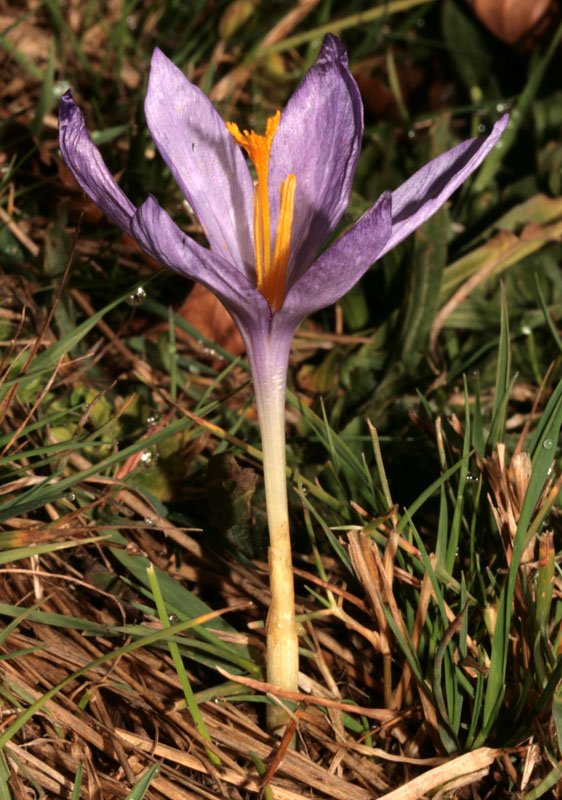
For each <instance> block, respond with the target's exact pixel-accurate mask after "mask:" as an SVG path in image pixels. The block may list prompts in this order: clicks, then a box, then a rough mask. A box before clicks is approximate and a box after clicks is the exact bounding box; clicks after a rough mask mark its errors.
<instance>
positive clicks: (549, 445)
mask: <svg viewBox="0 0 562 800" xmlns="http://www.w3.org/2000/svg"><path fill="white" fill-rule="evenodd" d="M542 446H543V447H544V449H545V450H552V448H553V447H554V439H545V440H544V442H543V443H542Z"/></svg>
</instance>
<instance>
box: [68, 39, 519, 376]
mask: <svg viewBox="0 0 562 800" xmlns="http://www.w3.org/2000/svg"><path fill="white" fill-rule="evenodd" d="M146 117H147V121H148V126H149V128H150V132H151V133H152V136H153V138H154V141H155V142H156V145H157V147H158V150H159V151H160V153H161V155H162V157H163V158H164V160H165V162H166V164H167V166H168V168H169V169H170V171H171V173H172V174H173V176H174V178H175V180H176V181H177V183H178V185H179V187H180V189H181V190H182V192H183V194H184V196H185V198H186V199H187V201H188V202H189V204H190V205H191V207H192V209H193V211H194V213H195V216H196V217H197V219H198V220H199V222H200V223H201V225H202V227H203V229H204V231H205V234H206V236H207V239H208V242H209V246H210V249H206V248H204V247H202V246H201V245H199V244H198V243H197V242H195V241H194V240H193V239H191V238H190V237H189V236H187V234H185V233H184V232H183V231H182V230H181V229H180V228H179V227H178V226H177V225H176V223H175V222H173V221H172V219H171V218H170V217H169V216H168V214H167V213H166V212H165V211H164V210H163V209H162V208H161V207H160V206H159V204H158V203H157V202H156V200H155V199H154V198H153V197H149V198H148V199H147V200H146V201H145V202H144V203H143V204H142V205H141V206H140V208H138V209H137V208H135V207H134V206H133V204H132V203H131V202H130V200H129V199H128V198H127V197H126V196H125V194H124V193H123V192H122V191H121V190H120V189H119V187H118V186H117V184H116V182H115V181H114V179H113V177H112V176H111V174H110V172H109V171H108V169H107V168H106V166H105V164H104V162H103V160H102V158H101V156H100V154H99V152H98V151H97V149H96V148H95V146H94V144H93V143H92V141H91V139H90V137H89V135H88V132H87V130H86V127H85V123H84V118H83V116H82V113H81V111H80V110H79V109H78V108H77V106H76V105H75V103H74V101H73V99H72V97H71V95H70V93H68V92H67V93H66V94H65V95H64V96H63V98H62V100H61V105H60V145H61V152H62V155H63V158H64V160H65V161H66V163H67V164H68V166H69V167H70V169H71V170H72V172H73V173H74V175H75V177H76V179H77V181H78V183H79V184H80V185H81V187H82V188H83V189H84V191H85V192H86V194H87V195H88V196H89V197H90V198H91V199H92V200H93V201H94V202H95V203H96V204H97V205H98V206H99V207H100V208H101V209H102V210H103V211H104V212H105V213H106V214H107V216H108V217H109V218H110V219H111V220H112V221H113V222H115V223H116V224H117V225H119V227H120V228H122V229H123V230H124V231H126V232H127V233H128V234H129V235H131V236H132V237H133V238H134V239H136V240H137V242H138V243H139V244H140V246H141V247H142V248H143V249H144V250H145V251H146V252H147V253H149V254H150V255H151V256H153V257H154V258H155V259H156V260H157V261H159V262H160V263H162V264H165V265H167V266H168V267H171V268H172V269H174V270H176V271H177V272H179V273H180V274H182V275H185V276H186V277H188V278H191V279H193V280H197V281H200V282H201V283H203V284H204V285H205V286H207V287H208V288H209V289H210V290H211V291H212V292H214V293H215V294H216V295H217V296H218V297H219V298H220V300H221V301H222V302H223V303H224V305H225V306H226V308H227V309H228V310H229V311H230V313H231V314H232V316H233V317H234V319H235V321H236V322H237V324H238V326H239V328H240V331H241V333H242V336H243V337H244V340H245V344H246V346H247V349H248V356H249V358H250V360H251V361H252V362H253V363H252V367H253V368H254V375H255V377H256V378H258V376H259V373H260V371H261V369H262V368H263V366H264V365H263V364H262V363H261V361H262V357H263V355H262V352H261V351H262V349H263V347H264V345H265V343H266V342H267V341H269V343H270V345H271V344H272V343H273V342H275V343H276V344H275V349H276V350H277V351H278V353H277V359H278V362H277V363H278V365H279V366H280V367H281V363H280V362H281V361H282V362H284V366H283V367H282V369H281V372H282V374H284V369H285V363H286V358H287V357H288V350H289V346H290V342H291V338H292V335H293V333H294V331H295V329H296V327H297V325H298V324H299V323H300V322H301V321H302V320H303V319H304V318H305V317H307V316H308V315H310V314H312V313H313V312H315V311H317V310H318V309H320V308H323V307H325V306H328V305H330V304H332V303H334V302H335V301H337V300H338V299H339V298H340V297H342V295H344V294H345V293H346V292H347V291H348V290H349V289H350V288H351V287H352V286H353V285H354V284H355V283H356V282H357V281H358V280H359V278H361V276H362V275H363V274H364V272H365V271H366V270H367V269H368V268H369V266H370V265H371V264H373V263H374V262H375V261H376V260H377V259H378V258H380V257H381V256H382V255H383V254H384V253H386V252H387V251H388V250H390V249H391V248H392V247H394V246H395V245H397V244H398V243H399V242H400V241H402V239H404V238H405V237H406V236H408V234H409V233H411V232H412V231H413V230H415V229H416V228H417V227H418V226H419V225H421V224H422V223H423V222H425V220H427V219H428V218H429V217H430V216H431V215H432V214H433V213H434V212H435V211H436V210H437V209H438V208H439V207H440V206H441V205H442V204H443V203H444V202H445V201H446V200H447V198H448V197H449V196H450V195H451V194H452V192H454V191H455V189H457V188H458V187H459V186H460V185H461V184H462V183H463V181H465V180H466V178H467V177H468V176H469V175H470V173H471V172H473V171H474V170H475V169H476V168H477V167H478V165H479V164H480V163H481V161H482V160H483V159H484V157H485V156H486V154H487V153H488V152H489V151H490V150H491V148H492V147H493V146H494V144H495V143H496V142H497V140H498V139H499V137H500V135H501V133H502V132H503V130H504V128H505V127H506V125H507V117H503V118H502V119H501V120H500V121H499V122H497V123H496V125H495V127H494V129H493V130H492V132H491V133H490V135H489V136H488V137H487V138H479V139H471V140H468V141H465V142H463V143H462V144H459V145H457V146H456V147H454V148H453V149H452V150H449V151H448V152H446V153H444V154H443V155H441V156H439V157H438V158H436V159H434V160H433V161H431V162H429V164H427V165H426V166H424V167H423V168H422V169H420V170H419V171H418V172H417V173H416V174H415V175H413V176H412V177H411V178H409V180H407V181H406V182H405V183H404V184H402V186H400V187H399V188H398V189H396V190H395V191H394V192H392V193H390V192H385V193H384V194H383V195H382V196H381V197H380V198H379V200H377V202H376V203H375V204H374V206H373V207H372V208H371V209H370V210H369V211H367V212H366V213H365V214H364V215H363V216H362V217H361V218H360V219H359V220H358V221H357V222H356V223H355V225H354V226H353V227H352V228H350V229H349V230H348V231H347V232H346V233H344V234H343V236H341V237H340V238H339V239H338V240H337V241H336V242H335V243H334V244H332V245H331V246H330V247H329V248H328V249H327V250H325V251H324V252H323V253H322V254H321V255H320V256H318V250H319V248H320V247H321V245H322V244H323V243H324V242H325V240H326V238H327V237H328V236H329V235H330V233H331V232H332V231H333V230H334V228H335V227H336V225H337V224H338V222H339V220H340V219H341V217H342V215H343V213H344V211H345V209H346V207H347V204H348V201H349V195H350V191H351V185H352V181H353V175H354V172H355V167H356V164H357V158H358V156H359V150H360V145H361V136H362V133H363V109H362V104H361V98H360V96H359V91H358V89H357V86H356V84H355V81H354V79H353V77H352V75H351V73H350V72H349V69H348V65H347V56H346V52H345V48H344V47H343V45H342V43H341V42H340V40H339V39H337V38H336V37H335V36H327V37H326V39H325V40H324V43H323V45H322V49H321V51H320V54H319V57H318V60H317V62H316V64H315V65H314V66H313V67H312V69H310V70H309V72H308V73H307V74H306V76H305V78H304V80H303V81H302V83H301V84H300V86H299V87H298V88H297V90H296V91H295V93H294V94H293V95H292V97H291V98H290V100H289V102H288V104H287V106H286V108H285V109H284V111H283V113H282V115H281V117H280V119H279V114H277V115H276V116H275V117H272V118H271V119H270V120H269V121H268V125H267V132H266V135H265V136H258V135H257V134H254V133H253V132H251V133H249V134H248V132H245V133H246V136H244V134H241V133H240V132H239V131H238V129H237V127H236V126H235V125H231V124H228V127H227V125H225V123H224V122H223V120H222V119H221V117H220V116H219V115H218V114H217V112H216V111H215V109H214V107H213V105H212V104H211V103H210V101H209V100H208V98H207V97H206V96H205V95H204V94H203V93H202V92H201V91H200V90H199V89H198V88H197V87H196V86H194V85H193V84H192V83H190V82H189V81H188V80H187V78H186V77H185V76H184V75H183V73H182V72H181V71H180V70H179V69H178V68H177V67H176V66H174V64H172V62H171V61H169V59H168V58H166V56H165V55H164V54H163V53H162V52H161V51H160V50H158V49H157V50H155V52H154V56H153V59H152V67H151V72H150V81H149V86H148V94H147V97H146ZM252 140H253V142H252ZM245 143H246V144H247V148H246V149H247V150H248V152H249V154H250V157H251V158H252V159H253V160H254V164H255V166H256V172H257V175H258V182H257V187H256V189H255V190H254V186H253V181H252V177H251V175H250V171H249V169H248V165H247V162H246V159H245V158H244V155H243V152H242V150H241V149H240V147H239V146H238V144H242V145H244V144H245ZM276 246H277V248H278V251H279V254H276V250H275V248H276ZM276 255H277V257H276ZM260 271H261V272H262V273H263V274H261V275H260ZM279 359H280V361H279ZM258 379H259V378H258Z"/></svg>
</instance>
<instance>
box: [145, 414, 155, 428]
mask: <svg viewBox="0 0 562 800" xmlns="http://www.w3.org/2000/svg"><path fill="white" fill-rule="evenodd" d="M157 422H158V414H149V415H148V417H147V418H146V425H147V427H148V428H152V427H154V425H156V423H157Z"/></svg>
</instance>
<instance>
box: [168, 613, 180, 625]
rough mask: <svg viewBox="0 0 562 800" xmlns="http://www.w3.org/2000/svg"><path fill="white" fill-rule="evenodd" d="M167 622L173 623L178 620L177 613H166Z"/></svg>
mask: <svg viewBox="0 0 562 800" xmlns="http://www.w3.org/2000/svg"><path fill="white" fill-rule="evenodd" d="M168 622H169V623H170V625H175V623H176V622H179V619H178V615H177V614H168Z"/></svg>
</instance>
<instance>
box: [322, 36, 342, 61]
mask: <svg viewBox="0 0 562 800" xmlns="http://www.w3.org/2000/svg"><path fill="white" fill-rule="evenodd" d="M330 61H331V62H333V61H338V62H339V63H340V64H341V65H342V66H344V67H347V50H346V48H345V45H344V43H343V42H342V40H341V39H340V38H339V37H338V36H336V35H335V34H333V33H328V34H326V36H325V37H324V41H323V42H322V47H321V48H320V53H319V54H318V62H330Z"/></svg>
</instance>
